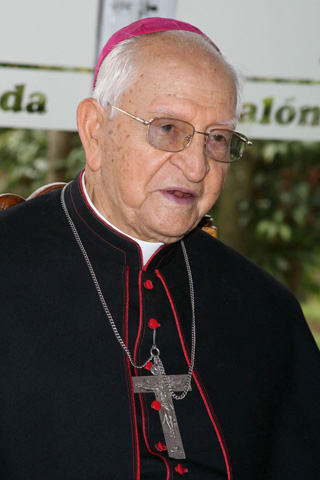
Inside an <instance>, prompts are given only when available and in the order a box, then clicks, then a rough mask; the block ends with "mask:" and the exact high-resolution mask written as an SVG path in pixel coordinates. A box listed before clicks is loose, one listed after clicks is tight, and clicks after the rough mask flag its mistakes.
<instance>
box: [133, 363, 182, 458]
mask: <svg viewBox="0 0 320 480" xmlns="http://www.w3.org/2000/svg"><path fill="white" fill-rule="evenodd" d="M154 367H155V366H154ZM151 372H152V373H153V374H154V376H152V375H148V376H146V377H132V383H133V391H134V393H153V394H154V395H155V397H156V402H155V404H156V410H159V415H160V421H161V425H162V431H163V435H164V438H165V442H166V446H167V451H168V455H169V457H171V458H176V459H181V458H186V455H185V452H184V448H183V444H182V439H181V435H180V430H179V425H178V420H177V417H176V412H175V409H174V405H173V401H172V396H171V394H170V391H169V388H168V384H170V387H171V389H172V391H175V392H182V391H183V390H184V389H185V388H186V385H187V383H188V376H187V375H167V376H166V379H165V378H164V375H162V374H161V373H160V371H159V368H152V369H151ZM188 390H189V391H190V390H191V385H189V388H188Z"/></svg>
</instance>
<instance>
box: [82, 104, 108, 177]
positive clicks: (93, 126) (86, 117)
mask: <svg viewBox="0 0 320 480" xmlns="http://www.w3.org/2000/svg"><path fill="white" fill-rule="evenodd" d="M102 121H103V113H102V107H101V106H100V105H99V104H98V102H97V101H96V100H95V99H94V98H85V99H84V100H82V102H81V103H80V105H79V106H78V110H77V125H78V132H79V135H80V138H81V142H82V145H83V148H84V150H85V152H86V159H87V165H88V166H89V168H90V169H91V170H93V171H97V170H99V169H100V167H101V162H100V149H99V129H100V126H101V122H102Z"/></svg>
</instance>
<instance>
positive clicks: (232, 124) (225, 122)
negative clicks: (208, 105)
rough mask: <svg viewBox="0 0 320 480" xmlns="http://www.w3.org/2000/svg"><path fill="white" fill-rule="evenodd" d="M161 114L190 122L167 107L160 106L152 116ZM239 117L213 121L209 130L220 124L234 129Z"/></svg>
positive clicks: (155, 116)
mask: <svg viewBox="0 0 320 480" xmlns="http://www.w3.org/2000/svg"><path fill="white" fill-rule="evenodd" d="M159 115H163V116H164V117H168V118H175V119H176V120H183V121H184V122H188V123H190V122H189V121H188V120H185V119H182V118H181V117H180V116H179V115H177V114H176V113H174V112H173V111H172V110H171V111H170V110H168V109H167V108H161V107H160V108H159V109H158V110H157V112H154V115H153V117H152V118H157V117H158V118H159ZM237 123H238V122H237V118H236V117H233V118H232V119H231V120H223V121H221V122H217V123H213V124H211V125H210V126H209V127H207V128H206V131H207V130H210V128H216V127H220V126H230V127H231V128H232V129H235V128H236V126H237Z"/></svg>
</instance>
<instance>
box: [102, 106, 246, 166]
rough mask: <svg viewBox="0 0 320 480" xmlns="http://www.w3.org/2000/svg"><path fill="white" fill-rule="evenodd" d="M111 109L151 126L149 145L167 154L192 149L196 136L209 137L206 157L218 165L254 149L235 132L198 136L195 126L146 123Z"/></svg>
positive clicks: (156, 120)
mask: <svg viewBox="0 0 320 480" xmlns="http://www.w3.org/2000/svg"><path fill="white" fill-rule="evenodd" d="M108 105H109V106H110V107H112V108H114V109H116V110H118V111H119V112H121V113H124V114H125V115H128V117H130V118H133V120H136V121H137V122H140V123H142V124H143V125H147V127H148V132H147V140H148V143H149V144H150V145H151V146H152V147H154V148H157V149H158V150H163V151H164V152H181V151H182V150H184V149H185V148H187V147H188V146H189V145H190V143H191V142H192V139H193V137H194V134H195V133H199V134H200V135H204V136H205V140H204V145H205V146H204V148H205V153H206V155H207V156H208V157H209V158H211V159H212V160H215V161H216V162H223V163H233V162H236V161H237V160H239V159H240V158H241V157H242V156H243V154H244V152H245V149H246V148H247V146H248V145H249V146H250V145H252V143H251V142H250V141H249V140H248V139H247V137H246V136H245V135H242V133H239V132H235V131H233V130H225V129H220V128H214V129H212V130H211V131H210V132H208V133H205V132H198V131H197V130H195V128H194V126H193V125H191V123H188V122H184V121H183V120H177V119H175V118H168V117H161V118H153V119H152V120H149V121H146V120H143V119H142V118H140V117H137V116H136V115H132V114H131V113H129V112H126V111H125V110H122V108H119V107H116V106H115V105H112V104H111V103H108V104H107V106H108Z"/></svg>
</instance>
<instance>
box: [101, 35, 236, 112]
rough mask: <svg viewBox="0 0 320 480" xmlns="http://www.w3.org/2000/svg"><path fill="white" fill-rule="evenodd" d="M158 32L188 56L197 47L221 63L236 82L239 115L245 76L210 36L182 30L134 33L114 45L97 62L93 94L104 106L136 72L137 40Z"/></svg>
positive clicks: (135, 75) (144, 41)
mask: <svg viewBox="0 0 320 480" xmlns="http://www.w3.org/2000/svg"><path fill="white" fill-rule="evenodd" d="M160 35H161V36H163V37H168V38H171V40H172V41H173V42H175V43H176V45H178V46H179V47H180V48H181V49H182V50H183V51H184V52H185V53H187V54H188V55H191V54H192V53H193V51H194V50H196V49H200V50H202V51H203V52H204V53H206V54H208V55H212V56H213V57H214V59H215V60H216V61H219V62H220V63H221V65H222V66H223V67H224V68H225V69H226V71H227V72H228V73H229V75H230V76H231V78H232V79H233V81H234V83H235V88H236V92H237V104H236V117H237V118H238V117H239V115H240V110H241V101H242V93H243V86H244V75H243V74H242V72H241V71H240V70H239V68H238V67H236V66H235V65H233V64H232V63H231V62H230V61H228V60H227V59H226V58H225V57H224V56H223V55H221V53H219V52H218V50H217V49H216V47H215V46H214V45H213V44H212V43H211V42H210V41H209V39H207V38H205V37H202V36H201V35H198V34H197V33H193V32H185V31H182V30H173V31H165V32H157V33H152V34H148V35H141V36H135V37H131V38H129V39H127V40H124V41H123V42H121V43H119V44H118V45H116V47H115V48H114V49H113V50H112V51H111V52H110V53H109V54H108V55H107V56H106V57H105V59H104V60H103V62H102V64H101V65H100V69H99V73H98V77H97V81H96V85H95V88H94V90H93V93H92V97H93V98H95V99H96V100H97V101H98V102H99V104H100V105H102V106H104V107H106V106H107V104H108V103H112V104H115V105H116V104H117V101H118V99H119V97H120V96H121V95H122V94H123V93H124V92H125V91H126V90H127V89H128V88H129V87H130V86H131V85H132V84H133V83H134V82H135V80H136V78H137V75H138V73H139V69H138V68H137V67H138V62H137V58H136V57H137V52H138V51H139V48H140V43H141V42H143V43H144V44H146V42H147V41H148V42H151V41H153V40H157V37H159V36H160Z"/></svg>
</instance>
